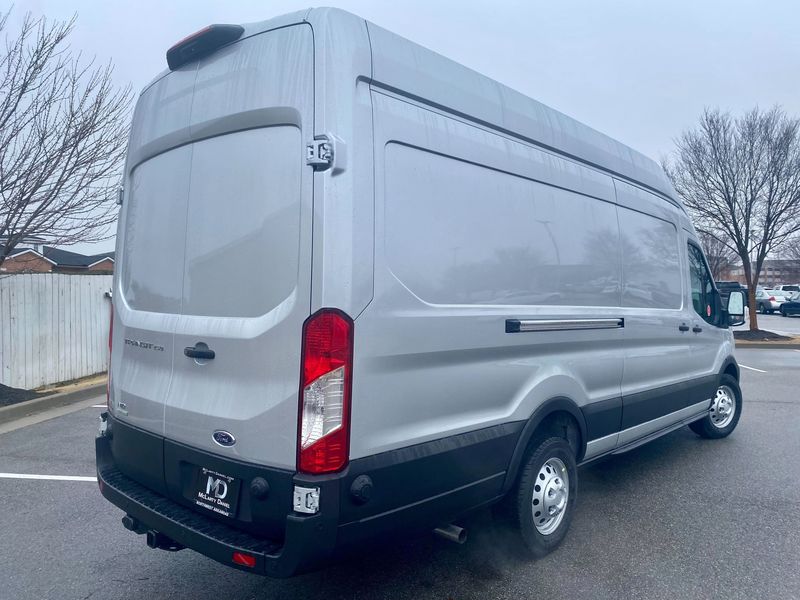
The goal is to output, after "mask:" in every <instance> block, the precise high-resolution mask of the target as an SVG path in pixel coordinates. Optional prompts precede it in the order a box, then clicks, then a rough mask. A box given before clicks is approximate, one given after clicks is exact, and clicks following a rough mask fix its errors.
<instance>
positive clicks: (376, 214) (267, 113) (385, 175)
mask: <svg viewBox="0 0 800 600" xmlns="http://www.w3.org/2000/svg"><path fill="white" fill-rule="evenodd" d="M167 58H168V64H169V66H170V70H169V71H167V72H165V73H163V74H162V75H160V76H159V77H157V78H156V79H155V80H154V81H153V82H152V83H151V84H150V85H149V86H148V87H147V88H146V89H145V90H144V91H143V92H142V95H141V97H140V99H139V102H138V104H137V108H136V112H135V115H134V121H133V125H132V129H131V139H130V143H129V151H128V157H127V164H126V169H125V179H124V194H123V200H122V211H121V214H120V223H119V233H118V238H117V239H118V241H117V257H118V265H119V268H118V269H117V272H116V273H115V280H114V294H113V297H114V306H113V316H112V334H113V335H112V337H111V340H110V346H111V360H110V367H109V400H108V406H109V410H108V412H107V413H104V414H103V416H102V418H101V419H102V422H101V432H100V435H99V436H98V437H97V438H96V455H97V473H98V482H99V485H100V489H101V492H102V494H103V496H104V497H105V498H107V499H108V500H109V501H110V502H111V503H113V504H114V505H116V506H117V507H119V508H120V509H121V510H122V511H123V512H124V513H125V516H124V518H123V525H124V526H125V527H126V528H128V529H129V530H131V531H133V532H135V533H137V534H142V535H145V536H146V537H147V542H148V545H150V546H151V547H153V548H161V549H165V550H179V549H181V548H191V549H194V550H196V551H198V552H200V553H202V554H204V555H206V556H208V557H210V558H213V559H215V560H217V561H219V562H221V563H223V564H226V565H229V566H232V567H234V568H238V569H241V570H244V571H248V572H253V573H259V574H263V575H269V576H273V577H289V576H292V575H295V574H297V573H302V572H305V571H308V570H311V569H315V568H319V567H320V566H322V565H324V564H326V563H327V562H328V561H330V560H331V559H335V558H339V557H340V556H341V555H342V553H343V552H347V551H348V550H351V549H357V548H363V547H364V546H365V545H366V544H369V543H374V542H376V541H380V540H384V539H391V538H392V537H393V536H396V535H398V534H401V533H402V534H408V533H412V532H424V531H429V530H432V529H434V528H437V527H442V526H446V525H448V524H451V523H453V522H454V521H455V520H457V519H460V518H461V517H463V516H464V515H466V514H467V513H469V512H471V511H474V510H476V509H478V508H481V507H485V506H489V505H493V504H495V503H499V502H503V501H504V499H507V498H509V497H512V496H514V495H519V494H523V492H525V490H524V489H523V487H524V485H527V484H525V478H526V473H527V474H528V475H527V476H531V473H532V474H533V475H532V477H534V478H535V476H536V474H537V469H539V468H541V469H542V470H541V472H539V474H538V476H539V478H540V479H539V480H537V481H531V482H530V487H531V489H530V490H528V492H529V493H530V494H533V495H532V499H531V501H530V502H529V504H530V506H531V507H533V508H532V509H531V515H529V516H528V517H527V518H529V520H530V521H531V522H530V523H529V524H528V529H530V530H531V532H533V533H531V534H530V535H529V538H530V539H533V538H531V536H537V535H538V536H539V538H541V539H540V541H541V540H545V541H544V542H541V543H542V544H543V545H542V548H545V547H546V548H548V549H552V548H554V547H555V545H557V542H552V541H547V539H546V538H547V536H549V535H551V533H552V531H554V530H555V529H556V528H557V527H558V525H559V523H561V520H562V518H563V515H564V514H566V512H567V511H568V510H569V507H571V506H572V504H569V503H574V498H575V490H576V488H575V482H576V481H577V474H576V473H575V472H574V467H575V465H576V464H581V463H586V462H589V461H592V460H597V459H599V458H602V457H604V456H608V455H611V454H614V453H619V452H624V451H626V450H629V449H631V448H633V447H635V446H637V445H639V444H642V443H645V442H647V441H649V440H651V439H654V438H656V437H659V436H661V435H664V434H665V433H668V432H670V431H672V430H674V429H675V428H677V427H681V426H683V425H690V426H691V427H692V428H693V429H695V430H696V431H697V432H698V433H699V434H701V435H706V436H707V437H721V436H722V435H727V434H728V433H730V431H732V429H733V427H735V426H736V422H737V421H738V415H739V408H740V404H741V394H740V392H739V390H738V383H737V382H738V366H737V365H736V362H735V360H734V359H733V356H732V352H733V341H732V336H731V334H730V331H729V330H728V323H729V316H728V315H727V313H726V312H725V310H724V309H723V308H722V307H721V305H720V300H719V294H718V292H716V290H715V289H714V287H713V281H710V280H708V277H707V276H706V271H707V267H706V265H705V260H704V258H703V256H702V252H701V251H700V250H699V247H698V246H697V240H696V235H695V232H694V228H693V227H692V224H691V222H690V221H689V218H688V216H687V214H686V212H685V210H684V208H683V207H682V205H681V204H680V202H679V201H678V200H676V199H675V194H674V191H673V190H672V188H671V186H670V184H669V182H668V181H667V179H666V178H665V176H664V175H663V173H662V172H661V170H660V169H659V168H658V166H657V165H656V164H655V163H653V162H652V161H650V160H649V159H646V158H645V157H643V156H641V155H639V154H638V153H636V152H635V151H633V150H631V149H629V148H626V147H625V146H623V145H622V144H619V143H618V142H615V141H614V140H611V139H609V138H607V137H605V136H603V135H602V134H600V133H598V132H596V131H594V130H592V129H590V128H588V127H586V126H584V125H581V124H580V123H577V122H575V121H573V120H571V119H569V118H568V117H566V116H564V115H562V114H560V113H557V112H556V111H553V110H551V109H549V108H547V107H544V106H543V105H541V104H539V103H537V102H535V101H533V100H530V99H528V98H525V97H524V96H522V95H520V94H517V93H516V92H513V91H512V90H509V89H508V88H505V87H503V86H501V85H500V84H498V83H496V82H493V81H491V80H489V79H487V78H485V77H482V76H480V75H478V74H476V73H474V72H472V71H469V70H468V69H466V68H464V67H461V66H460V65H457V64H455V63H452V62H450V61H448V60H447V59H445V58H443V57H441V56H439V55H436V54H434V53H432V52H429V51H427V50H425V49H424V48H421V47H419V46H416V45H415V44H412V43H411V42H408V41H406V40H403V39H402V38H399V37H398V36H395V35H394V34H391V33H390V32H387V31H385V30H382V29H380V28H378V27H375V26H374V25H372V24H371V23H367V22H365V21H364V20H362V19H359V18H357V17H355V16H353V15H350V14H347V13H344V12H342V11H338V10H332V9H314V10H309V11H302V12H300V13H295V14H292V15H286V16H284V17H278V18H276V19H273V20H270V21H266V22H263V23H256V24H251V25H245V26H239V25H215V26H211V27H210V28H207V29H204V30H202V31H201V32H198V34H196V35H195V36H191V37H189V38H186V40H184V41H182V42H180V43H179V44H177V45H176V46H174V47H173V48H172V49H170V51H169V52H168V55H167ZM709 281H710V283H709ZM737 403H738V404H737ZM734 411H735V419H733V416H734ZM709 423H711V424H709ZM717 426H718V430H717V429H714V427H717ZM703 428H705V429H703ZM542 448H544V449H550V450H551V451H552V456H549V457H548V456H543V457H540V458H542V461H540V462H541V464H536V460H538V458H537V457H538V454H537V452H538V451H539V449H542ZM542 452H544V450H542ZM531 461H533V462H531ZM532 469H533V470H532ZM570 473H571V475H570ZM529 478H530V477H529ZM545 480H546V484H547V494H549V495H548V496H544V495H543V496H536V494H538V493H541V494H545V492H541V490H540V489H539V488H541V486H540V485H539V483H540V482H542V481H545ZM542 485H545V484H542ZM570 486H572V487H570ZM570 490H572V491H571V492H570ZM570 494H571V495H570ZM540 500H541V501H542V503H545V501H546V503H547V510H548V511H551V512H550V515H549V516H548V515H544V516H542V515H541V514H540V512H541V511H538V512H537V509H536V506H537V504H538V503H539V502H540ZM568 501H569V503H568ZM511 512H512V513H513V511H511ZM559 515H561V516H559ZM517 516H519V515H517ZM534 516H535V517H536V519H538V520H537V521H535V522H534V521H533V518H534ZM550 517H552V518H550ZM556 517H558V518H556ZM548 518H549V519H550V520H549V521H548V520H547V519H548ZM546 521H547V522H546ZM564 522H565V523H566V525H565V526H564V527H568V520H565V521H564ZM548 523H549V525H548ZM563 530H564V528H562V530H560V533H559V534H558V535H559V536H563V534H564V531H563ZM537 531H538V533H536V532H537ZM549 539H550V540H552V539H555V538H554V537H550V538H549ZM559 539H560V537H559ZM526 543H528V542H526ZM535 543H537V542H536V541H535V540H534V544H535ZM534 550H536V551H538V550H537V549H536V547H534ZM548 551H549V550H548Z"/></svg>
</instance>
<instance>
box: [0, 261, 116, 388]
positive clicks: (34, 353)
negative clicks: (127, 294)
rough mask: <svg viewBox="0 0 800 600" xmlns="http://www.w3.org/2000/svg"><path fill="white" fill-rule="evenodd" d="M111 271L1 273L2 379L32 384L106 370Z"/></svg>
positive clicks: (14, 384)
mask: <svg viewBox="0 0 800 600" xmlns="http://www.w3.org/2000/svg"><path fill="white" fill-rule="evenodd" d="M110 289H111V275H64V274H61V273H41V274H20V275H3V276H0V383H3V384H5V385H8V386H11V387H17V388H26V389H32V388H37V387H41V386H43V385H48V384H51V383H58V382H60V381H68V380H71V379H77V378H79V377H85V376H87V375H93V374H95V373H100V372H102V371H105V370H106V367H107V362H108V325H109V317H110V314H111V312H110V311H111V309H110V306H111V304H110V302H111V301H110V299H109V298H108V297H106V295H105V293H106V292H107V291H109V290H110Z"/></svg>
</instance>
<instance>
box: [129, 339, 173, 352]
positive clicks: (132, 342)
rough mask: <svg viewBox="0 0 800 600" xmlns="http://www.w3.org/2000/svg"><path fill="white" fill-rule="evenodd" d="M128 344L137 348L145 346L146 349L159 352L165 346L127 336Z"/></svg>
mask: <svg viewBox="0 0 800 600" xmlns="http://www.w3.org/2000/svg"><path fill="white" fill-rule="evenodd" d="M125 345H126V346H136V347H137V348H144V349H145V350H157V351H158V352H163V351H164V346H161V345H159V344H151V343H150V342H143V341H141V340H131V339H128V338H125Z"/></svg>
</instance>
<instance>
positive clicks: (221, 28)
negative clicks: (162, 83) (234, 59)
mask: <svg viewBox="0 0 800 600" xmlns="http://www.w3.org/2000/svg"><path fill="white" fill-rule="evenodd" d="M243 33H244V27H242V26H241V25H209V26H208V27H204V28H203V29H201V30H200V31H197V32H195V33H193V34H192V35H190V36H188V37H185V38H183V39H182V40H181V41H180V42H178V43H177V44H175V45H174V46H172V48H170V49H169V50H167V65H169V68H170V71H174V70H175V69H177V68H178V67H180V66H183V65H185V64H186V63H189V62H192V61H193V60H197V59H199V58H202V57H204V56H208V55H209V54H211V53H212V52H214V51H216V50H218V49H219V48H221V47H222V46H224V45H225V44H230V43H231V42H235V41H236V40H238V39H239V38H240V37H242V34H243Z"/></svg>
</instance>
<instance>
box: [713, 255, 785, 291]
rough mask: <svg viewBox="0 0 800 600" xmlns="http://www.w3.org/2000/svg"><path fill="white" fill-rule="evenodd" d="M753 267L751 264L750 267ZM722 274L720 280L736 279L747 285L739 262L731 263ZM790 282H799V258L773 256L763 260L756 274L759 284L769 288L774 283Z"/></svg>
mask: <svg viewBox="0 0 800 600" xmlns="http://www.w3.org/2000/svg"><path fill="white" fill-rule="evenodd" d="M755 267H756V266H755V264H753V267H752V268H753V269H755ZM722 275H723V276H722V277H720V280H721V281H738V282H739V283H741V284H742V285H747V282H746V280H745V278H744V268H743V267H742V265H741V264H738V265H732V266H731V267H730V268H729V269H728V270H727V272H725V273H723V274H722ZM792 283H800V260H795V259H788V258H787V259H783V258H774V259H767V260H765V261H764V264H763V265H761V272H760V273H759V275H758V285H759V286H761V287H763V288H767V289H769V288H770V287H772V286H775V285H779V284H792Z"/></svg>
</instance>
